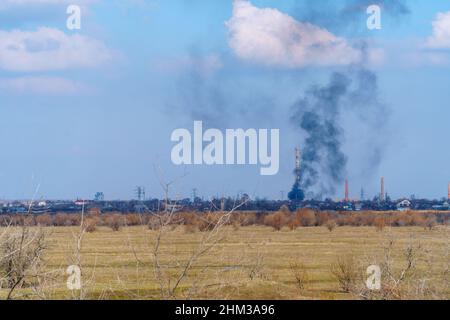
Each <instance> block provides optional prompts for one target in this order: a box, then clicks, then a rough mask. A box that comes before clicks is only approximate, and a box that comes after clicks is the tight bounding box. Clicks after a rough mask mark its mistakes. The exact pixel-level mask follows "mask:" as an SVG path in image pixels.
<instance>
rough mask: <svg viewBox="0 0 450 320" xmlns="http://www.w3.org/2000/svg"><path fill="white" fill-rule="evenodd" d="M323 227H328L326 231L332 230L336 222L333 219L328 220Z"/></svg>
mask: <svg viewBox="0 0 450 320" xmlns="http://www.w3.org/2000/svg"><path fill="white" fill-rule="evenodd" d="M325 227H326V228H327V229H328V231H330V232H332V231H333V230H334V229H335V228H336V227H337V223H336V221H335V220H328V221H327V222H326V223H325Z"/></svg>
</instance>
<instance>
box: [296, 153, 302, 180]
mask: <svg viewBox="0 0 450 320" xmlns="http://www.w3.org/2000/svg"><path fill="white" fill-rule="evenodd" d="M300 159H301V158H300V149H299V148H295V182H297V183H300V170H301V160H300Z"/></svg>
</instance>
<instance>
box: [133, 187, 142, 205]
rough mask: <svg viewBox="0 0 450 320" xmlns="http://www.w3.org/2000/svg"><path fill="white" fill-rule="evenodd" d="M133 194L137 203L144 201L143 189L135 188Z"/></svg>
mask: <svg viewBox="0 0 450 320" xmlns="http://www.w3.org/2000/svg"><path fill="white" fill-rule="evenodd" d="M134 192H135V194H136V196H137V199H138V200H139V201H143V200H145V188H144V187H141V186H137V187H136V189H134Z"/></svg>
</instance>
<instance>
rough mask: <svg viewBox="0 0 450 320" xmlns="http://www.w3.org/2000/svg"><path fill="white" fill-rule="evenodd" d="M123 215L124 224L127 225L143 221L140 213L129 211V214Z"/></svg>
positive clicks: (139, 223)
mask: <svg viewBox="0 0 450 320" xmlns="http://www.w3.org/2000/svg"><path fill="white" fill-rule="evenodd" d="M123 217H124V219H125V224H126V225H127V226H139V225H142V224H143V223H144V220H143V218H142V217H141V216H140V215H138V214H135V213H130V214H127V215H124V216H123Z"/></svg>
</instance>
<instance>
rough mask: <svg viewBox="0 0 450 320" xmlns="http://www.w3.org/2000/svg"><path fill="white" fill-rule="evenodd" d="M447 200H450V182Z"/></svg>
mask: <svg viewBox="0 0 450 320" xmlns="http://www.w3.org/2000/svg"><path fill="white" fill-rule="evenodd" d="M447 200H448V201H450V183H449V184H448V193H447Z"/></svg>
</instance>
